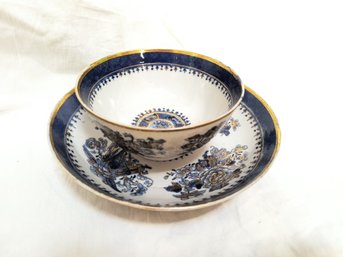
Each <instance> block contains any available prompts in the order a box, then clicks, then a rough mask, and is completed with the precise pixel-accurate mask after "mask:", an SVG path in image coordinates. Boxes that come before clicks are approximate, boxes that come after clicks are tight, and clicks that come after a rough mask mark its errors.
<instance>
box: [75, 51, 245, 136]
mask: <svg viewBox="0 0 343 257" xmlns="http://www.w3.org/2000/svg"><path fill="white" fill-rule="evenodd" d="M156 52H164V53H175V54H183V55H188V56H191V57H196V58H200V59H204V60H206V61H209V62H211V63H213V64H215V65H217V66H219V67H221V68H223V69H224V70H226V71H227V72H229V73H230V74H231V75H233V76H234V77H235V79H237V81H238V82H239V84H240V87H241V95H240V97H239V99H238V100H237V102H236V103H235V104H234V105H233V106H232V107H231V108H230V109H229V110H228V111H227V112H225V113H224V114H222V115H220V116H218V117H216V118H214V119H211V120H207V121H204V122H201V123H196V124H194V125H188V126H184V127H178V128H146V127H137V126H133V125H128V124H123V123H120V122H115V121H113V120H109V119H107V118H106V117H104V116H102V115H100V114H98V113H96V112H94V111H93V110H92V109H91V108H89V107H88V106H87V104H86V103H85V102H84V101H83V100H82V98H81V96H80V94H79V91H80V87H81V82H82V80H83V78H84V77H85V76H86V75H87V74H88V72H90V71H91V70H92V69H94V68H95V67H97V66H99V65H101V64H102V63H104V62H106V61H108V60H110V59H114V58H118V57H121V56H127V55H132V54H144V53H156ZM74 92H75V94H76V97H77V99H78V100H79V102H80V104H81V106H82V107H83V108H85V109H86V110H87V112H88V113H90V114H92V115H93V116H95V117H96V118H98V119H100V120H101V121H104V122H106V123H108V124H111V125H114V126H118V127H120V128H124V129H130V130H136V131H149V132H172V131H185V130H190V129H195V128H200V127H205V126H207V125H210V124H212V123H215V122H217V121H219V120H221V119H223V118H227V117H229V116H230V115H231V114H232V112H233V111H234V110H235V109H236V108H237V107H238V105H239V104H240V103H241V101H242V99H243V97H244V92H245V87H244V84H243V83H242V81H241V79H240V77H239V76H238V75H237V73H236V72H235V71H233V70H232V69H231V68H230V67H229V66H226V65H225V64H223V63H222V62H220V61H218V60H216V59H213V58H212V57H209V56H206V55H202V54H198V53H195V52H191V51H186V50H176V49H137V50H130V51H125V52H119V53H116V54H112V55H107V56H105V57H103V58H101V59H99V60H97V61H95V62H93V63H92V64H90V65H89V66H88V67H86V68H85V69H84V70H83V71H82V73H81V75H80V76H79V77H78V79H77V84H76V86H75V88H74Z"/></svg>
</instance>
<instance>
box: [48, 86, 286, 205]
mask: <svg viewBox="0 0 343 257" xmlns="http://www.w3.org/2000/svg"><path fill="white" fill-rule="evenodd" d="M244 87H245V90H246V91H248V92H249V93H251V94H252V95H253V96H254V97H256V99H257V100H258V101H259V102H260V103H261V104H262V105H263V106H264V107H265V108H266V110H267V112H268V113H269V115H270V117H271V119H272V121H273V125H274V127H275V148H274V151H273V154H272V156H271V158H270V160H269V162H268V163H267V164H266V166H265V167H264V169H263V171H261V172H260V173H259V174H258V175H257V176H256V178H255V179H254V180H253V181H251V182H250V183H249V184H247V185H246V186H244V187H243V188H242V189H241V190H238V191H237V192H234V193H232V194H230V195H228V196H226V197H223V198H221V199H217V200H213V201H211V202H206V203H200V204H197V205H191V206H168V207H163V206H148V205H143V204H140V203H132V202H127V201H125V200H119V199H116V198H112V197H110V196H107V195H105V194H102V193H101V192H98V191H96V190H94V189H93V188H91V187H89V186H88V185H87V184H85V183H83V182H81V181H80V180H78V179H77V178H76V177H75V176H73V175H72V174H71V173H70V172H69V171H68V169H67V168H66V167H65V166H64V165H63V160H61V157H60V156H59V154H58V152H57V150H56V146H55V144H54V140H53V133H52V132H53V123H54V121H55V118H56V116H57V113H58V111H59V110H60V108H61V107H62V106H63V104H64V103H65V102H66V101H67V99H68V98H69V97H71V96H72V95H73V94H75V91H74V89H71V90H70V91H69V92H68V93H66V94H65V95H64V96H63V98H62V99H61V100H60V101H59V102H58V103H57V104H56V106H55V108H54V110H53V112H52V114H51V116H50V123H49V138H50V147H51V149H52V150H53V152H54V154H55V156H56V158H57V160H58V163H59V165H60V166H61V167H62V170H64V172H66V173H67V174H68V176H71V177H72V179H73V180H74V181H76V183H77V184H79V185H80V186H82V187H83V188H84V189H86V190H88V191H89V192H92V193H94V194H95V195H97V196H99V197H102V198H104V199H107V200H109V201H111V202H114V203H117V204H120V205H123V206H128V207H133V208H138V209H142V210H147V211H163V212H170V211H191V210H196V209H202V208H206V207H211V206H214V205H217V204H221V203H223V202H225V201H228V200H229V199H231V198H232V197H234V196H235V195H236V194H238V193H241V192H243V191H244V190H246V189H247V188H249V187H250V186H252V185H254V184H255V183H256V182H257V181H258V180H259V179H261V178H262V177H263V176H264V175H265V174H266V173H267V172H268V171H269V169H270V167H271V164H272V163H273V161H274V159H275V157H276V156H277V154H278V152H279V149H280V144H281V129H280V126H279V122H278V119H277V117H276V115H275V113H274V111H273V110H272V109H271V107H270V106H269V105H268V104H267V103H266V101H265V100H264V99H263V98H262V97H260V96H259V95H258V94H257V93H256V92H255V91H254V90H252V89H251V88H249V87H248V86H246V85H244ZM81 106H82V105H81Z"/></svg>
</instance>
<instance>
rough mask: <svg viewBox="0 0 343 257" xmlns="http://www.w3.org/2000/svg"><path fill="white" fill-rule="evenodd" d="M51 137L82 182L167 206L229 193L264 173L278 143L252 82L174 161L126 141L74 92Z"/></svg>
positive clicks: (110, 194) (122, 198) (133, 201)
mask: <svg viewBox="0 0 343 257" xmlns="http://www.w3.org/2000/svg"><path fill="white" fill-rule="evenodd" d="M50 137H51V144H52V146H53V149H54V151H55V153H56V155H57V157H58V159H59V160H60V162H61V163H62V164H63V166H64V167H65V168H66V170H67V172H68V173H69V174H71V175H72V176H73V177H74V178H75V179H76V180H77V181H78V182H80V183H81V185H83V186H85V187H86V188H87V189H89V190H91V191H92V192H94V193H96V194H97V195H99V196H102V197H104V198H106V199H109V200H112V201H114V202H117V203H120V204H124V205H129V206H133V207H140V208H144V209H149V210H161V211H169V210H188V209H195V208H200V207H205V206H209V205H212V204H216V203H220V202H222V201H223V200H225V199H228V198H229V197H231V196H232V195H234V194H235V193H237V192H239V191H241V190H242V189H244V188H246V187H247V186H248V185H250V184H252V183H253V182H254V181H256V179H258V178H259V177H261V175H263V174H264V173H265V172H266V170H267V168H268V167H269V165H270V164H271V162H272V161H273V159H274V157H275V155H276V153H277V150H278V147H279V144H280V131H279V127H278V124H277V121H276V118H275V116H274V114H273V112H272V111H271V109H270V108H269V107H268V106H267V105H266V103H265V102H264V101H263V100H262V99H261V98H260V97H259V96H257V95H256V93H254V92H253V91H251V90H250V89H247V91H246V93H245V96H244V98H243V101H242V102H241V104H240V105H239V106H238V108H237V109H236V110H235V112H234V113H233V115H232V117H231V118H230V119H229V120H228V121H227V122H226V123H225V124H224V126H223V127H222V128H221V129H220V130H219V133H218V134H217V135H216V136H214V138H213V140H212V141H211V142H210V143H208V144H206V145H205V146H204V147H202V148H200V149H198V150H196V151H194V152H193V153H192V154H191V155H189V156H187V157H185V158H180V159H178V160H174V161H169V162H155V161H149V160H147V159H145V158H141V157H139V156H137V155H135V154H132V153H131V152H129V151H127V150H126V149H123V148H121V147H120V145H119V142H118V140H120V138H118V136H117V135H116V132H114V131H112V130H111V129H110V128H108V127H106V126H103V125H101V126H99V124H98V122H96V121H93V119H92V118H91V116H90V115H89V113H88V112H87V111H86V110H85V108H83V107H82V106H81V105H80V103H79V101H78V99H77V98H76V96H75V94H74V93H73V92H71V93H69V94H67V95H66V97H65V98H64V99H63V100H62V101H61V103H60V104H59V105H58V107H57V108H56V110H55V112H54V114H53V117H52V118H51V126H50Z"/></svg>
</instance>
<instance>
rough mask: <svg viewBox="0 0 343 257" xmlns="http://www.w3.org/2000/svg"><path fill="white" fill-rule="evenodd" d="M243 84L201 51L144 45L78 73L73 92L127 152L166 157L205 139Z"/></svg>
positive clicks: (231, 106)
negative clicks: (141, 48) (159, 48)
mask: <svg viewBox="0 0 343 257" xmlns="http://www.w3.org/2000/svg"><path fill="white" fill-rule="evenodd" d="M243 94H244V89H243V86H242V83H241V81H240V79H239V77H238V76H237V75H236V74H235V73H234V72H233V71H232V70H231V69H230V68H228V67H227V66H225V65H223V64H222V63H220V62H218V61H216V60H214V59H211V58H209V57H205V56H202V55H199V54H195V53H190V52H185V51H174V50H142V51H133V52H125V53H120V54H117V55H114V56H110V57H106V58H104V59H102V60H100V61H98V62H96V63H94V64H93V65H91V66H90V67H89V68H88V69H86V71H84V73H83V74H82V76H81V78H80V80H79V82H78V86H77V87H76V95H77V97H78V99H79V101H80V103H81V105H82V106H83V107H84V108H85V109H86V110H87V111H88V112H89V113H90V114H91V116H92V119H94V120H95V121H96V122H97V123H98V127H99V128H100V129H102V130H108V129H110V130H111V131H112V136H113V137H115V138H116V142H117V144H118V145H120V146H121V147H122V148H123V149H125V150H126V151H129V152H131V153H134V154H139V155H141V156H143V157H145V158H147V159H151V160H157V161H165V160H172V159H176V158H179V157H181V156H185V155H187V154H189V153H191V152H193V151H195V150H197V149H198V148H200V147H202V146H203V145H204V144H206V143H207V142H209V141H210V140H211V139H212V138H213V137H214V136H215V135H216V133H217V132H218V131H219V130H220V128H221V127H222V126H223V125H224V124H225V122H226V121H227V120H228V119H229V118H230V115H231V113H232V112H233V111H234V109H235V108H236V107H237V106H238V105H239V103H240V101H241V99H242V97H243Z"/></svg>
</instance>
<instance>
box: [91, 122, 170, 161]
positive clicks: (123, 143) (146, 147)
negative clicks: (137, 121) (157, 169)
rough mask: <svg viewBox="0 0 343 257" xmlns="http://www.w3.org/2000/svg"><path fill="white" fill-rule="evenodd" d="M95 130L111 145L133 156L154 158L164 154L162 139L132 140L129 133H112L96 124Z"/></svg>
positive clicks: (132, 137)
mask: <svg viewBox="0 0 343 257" xmlns="http://www.w3.org/2000/svg"><path fill="white" fill-rule="evenodd" d="M96 129H100V130H101V132H102V133H103V135H104V137H106V138H108V139H109V140H110V141H111V142H112V143H115V144H116V145H118V146H119V147H121V148H122V149H123V150H124V151H126V152H130V153H133V154H140V153H142V154H144V155H145V156H148V157H149V156H151V157H153V156H156V155H163V154H165V151H164V148H163V144H164V143H165V142H166V141H165V140H164V139H157V140H156V139H153V138H151V137H148V138H146V139H140V138H137V139H136V138H134V136H132V135H131V134H129V133H124V134H121V133H119V132H118V131H113V130H111V129H109V128H107V127H105V126H102V125H100V124H99V123H98V126H97V127H96Z"/></svg>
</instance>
